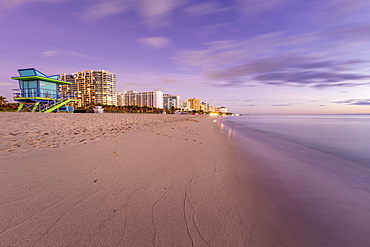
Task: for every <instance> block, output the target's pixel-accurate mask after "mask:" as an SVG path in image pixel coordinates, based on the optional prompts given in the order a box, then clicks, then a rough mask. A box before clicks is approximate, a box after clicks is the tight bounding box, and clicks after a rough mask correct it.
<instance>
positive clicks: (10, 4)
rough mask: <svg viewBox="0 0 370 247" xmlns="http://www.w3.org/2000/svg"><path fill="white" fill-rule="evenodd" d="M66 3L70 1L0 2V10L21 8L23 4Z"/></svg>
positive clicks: (23, 0) (30, 0)
mask: <svg viewBox="0 0 370 247" xmlns="http://www.w3.org/2000/svg"><path fill="white" fill-rule="evenodd" d="M66 1H70V0H1V1H0V10H1V9H14V8H16V7H19V6H22V5H23V4H30V3H32V2H48V3H58V2H66Z"/></svg>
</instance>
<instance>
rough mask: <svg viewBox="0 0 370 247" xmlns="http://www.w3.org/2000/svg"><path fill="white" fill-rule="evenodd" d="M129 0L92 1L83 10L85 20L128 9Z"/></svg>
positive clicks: (100, 17)
mask: <svg viewBox="0 0 370 247" xmlns="http://www.w3.org/2000/svg"><path fill="white" fill-rule="evenodd" d="M127 9H128V8H127V1H125V0H123V1H118V0H98V1H96V0H95V1H90V4H88V5H87V7H86V8H85V9H84V10H83V12H82V15H81V16H82V18H83V19H84V20H88V21H89V20H98V19H102V18H105V17H109V16H113V15H117V14H120V13H123V12H124V11H126V10H127Z"/></svg>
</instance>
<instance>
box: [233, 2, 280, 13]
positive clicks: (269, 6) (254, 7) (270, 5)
mask: <svg viewBox="0 0 370 247" xmlns="http://www.w3.org/2000/svg"><path fill="white" fill-rule="evenodd" d="M237 2H238V9H239V10H241V11H242V12H243V13H244V14H248V15H255V14H259V13H263V12H267V11H274V10H277V9H280V8H281V7H282V6H283V4H284V2H286V0H269V1H258V0H238V1H237Z"/></svg>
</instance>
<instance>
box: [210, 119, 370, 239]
mask: <svg viewBox="0 0 370 247" xmlns="http://www.w3.org/2000/svg"><path fill="white" fill-rule="evenodd" d="M214 122H215V123H216V125H217V126H218V127H219V128H220V130H221V132H223V133H224V134H226V135H227V136H228V138H229V139H230V140H232V141H233V142H235V143H237V144H238V148H239V153H240V155H241V157H242V159H243V160H244V167H243V168H242V172H241V174H240V179H241V180H242V181H243V182H244V183H245V186H246V188H247V189H249V194H248V195H247V197H249V198H250V199H252V200H251V201H255V205H253V203H252V202H251V206H250V207H249V208H248V210H250V212H249V213H250V214H251V215H253V216H251V219H250V220H251V222H254V223H252V225H253V231H252V232H253V234H252V239H254V241H255V242H254V243H251V246H253V245H255V246H259V245H260V246H267V245H270V246H370V115H250V116H220V117H218V118H217V119H215V120H214ZM252 188H253V190H252ZM257 192H258V193H257Z"/></svg>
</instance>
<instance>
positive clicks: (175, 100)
mask: <svg viewBox="0 0 370 247" xmlns="http://www.w3.org/2000/svg"><path fill="white" fill-rule="evenodd" d="M171 107H174V108H175V109H179V108H180V96H179V95H170V94H163V108H164V109H171Z"/></svg>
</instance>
